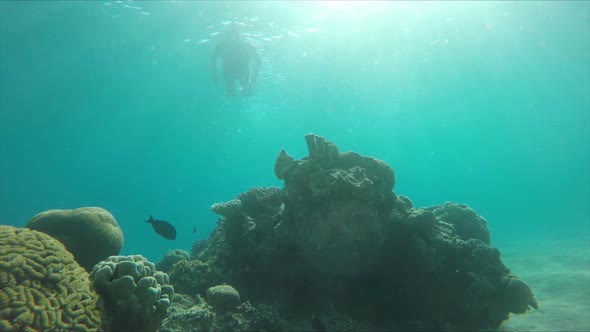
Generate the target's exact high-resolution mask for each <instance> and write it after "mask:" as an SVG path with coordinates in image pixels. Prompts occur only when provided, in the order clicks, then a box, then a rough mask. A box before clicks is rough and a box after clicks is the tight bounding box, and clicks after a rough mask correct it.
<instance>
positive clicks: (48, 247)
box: [0, 225, 100, 331]
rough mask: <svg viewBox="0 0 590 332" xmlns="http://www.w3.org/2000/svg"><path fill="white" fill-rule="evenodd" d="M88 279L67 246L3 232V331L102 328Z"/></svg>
mask: <svg viewBox="0 0 590 332" xmlns="http://www.w3.org/2000/svg"><path fill="white" fill-rule="evenodd" d="M97 298H98V297H97V296H96V293H95V292H94V290H93V289H92V287H91V284H90V281H89V279H88V273H87V272H86V271H85V270H84V269H83V268H82V267H80V265H78V263H76V261H75V260H74V257H73V256H72V254H71V253H69V252H68V251H67V250H66V249H65V247H64V246H63V244H62V243H60V242H59V241H57V240H55V239H53V238H52V237H50V236H49V235H46V234H44V233H41V232H37V231H33V230H29V229H17V228H14V227H11V226H3V225H1V226H0V330H1V331H50V330H51V331H89V330H97V329H98V328H99V326H100V310H99V306H98V305H97Z"/></svg>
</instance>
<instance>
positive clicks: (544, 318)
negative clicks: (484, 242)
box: [492, 239, 590, 331]
mask: <svg viewBox="0 0 590 332" xmlns="http://www.w3.org/2000/svg"><path fill="white" fill-rule="evenodd" d="M492 245H494V244H492ZM497 248H498V249H500V252H501V253H502V261H503V262H504V264H506V265H507V266H508V267H510V270H511V271H512V273H514V274H515V275H517V276H519V277H521V278H522V279H523V280H525V281H526V283H527V284H528V285H529V286H530V287H531V288H532V289H533V292H534V294H535V297H536V299H537V301H538V302H539V310H532V311H529V312H528V313H526V314H522V315H511V316H510V319H509V320H508V321H506V322H504V324H503V325H502V326H501V327H500V329H499V331H590V241H589V242H576V243H571V242H570V240H568V239H564V240H563V241H538V242H536V243H534V244H529V243H504V244H501V245H498V246H497Z"/></svg>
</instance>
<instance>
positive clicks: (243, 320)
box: [160, 295, 292, 332]
mask: <svg viewBox="0 0 590 332" xmlns="http://www.w3.org/2000/svg"><path fill="white" fill-rule="evenodd" d="M170 311H171V313H170V315H169V316H168V318H166V319H165V320H164V322H163V323H162V328H161V330H160V331H162V332H167V331H208V332H215V331H273V332H280V331H286V330H289V325H288V323H287V321H286V320H285V319H283V318H282V317H281V316H280V315H279V313H278V311H277V310H276V309H275V308H273V307H271V306H267V305H260V306H253V305H251V304H250V302H244V303H242V304H240V305H239V306H238V307H237V308H235V310H233V311H231V312H227V311H222V312H219V311H215V310H214V309H213V308H212V307H211V306H210V305H208V304H207V303H206V302H205V300H204V299H203V298H202V297H200V296H198V295H197V297H196V298H195V301H194V305H193V306H191V307H186V305H181V304H179V303H177V302H176V301H175V302H174V303H173V304H172V306H171V307H170ZM291 330H292V329H291Z"/></svg>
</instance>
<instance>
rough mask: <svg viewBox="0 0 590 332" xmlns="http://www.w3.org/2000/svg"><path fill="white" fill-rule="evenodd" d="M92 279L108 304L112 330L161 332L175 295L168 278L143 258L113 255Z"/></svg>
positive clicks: (108, 323) (96, 268) (108, 326)
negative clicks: (163, 321)
mask: <svg viewBox="0 0 590 332" xmlns="http://www.w3.org/2000/svg"><path fill="white" fill-rule="evenodd" d="M90 277H91V279H92V281H93V284H94V287H95V288H96V291H97V292H98V293H99V294H100V295H101V296H102V298H103V300H104V303H105V317H104V319H103V321H104V322H103V325H105V326H106V329H107V330H110V331H157V330H158V329H159V328H160V325H161V323H162V320H163V319H164V318H166V316H167V314H168V312H167V311H168V307H170V301H171V299H172V296H173V295H174V288H173V287H172V286H171V285H170V281H169V278H168V275H167V274H166V273H164V272H161V271H156V269H155V265H154V264H153V263H152V262H149V261H148V260H147V259H145V258H144V257H143V256H141V255H133V256H111V257H109V258H108V259H107V260H105V261H102V262H100V263H98V264H97V265H95V266H94V268H93V269H92V272H91V273H90Z"/></svg>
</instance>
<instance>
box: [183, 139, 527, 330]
mask: <svg viewBox="0 0 590 332" xmlns="http://www.w3.org/2000/svg"><path fill="white" fill-rule="evenodd" d="M306 142H307V145H308V149H309V156H307V157H303V158H302V159H301V160H296V159H295V158H293V157H290V156H289V155H288V154H287V153H286V152H285V151H281V153H280V154H279V156H278V158H277V160H276V163H275V174H276V175H277V177H278V178H279V179H283V180H284V181H285V186H284V188H254V189H251V190H249V191H248V192H246V193H243V194H240V195H238V196H237V197H236V198H235V199H234V200H232V201H230V202H226V203H218V204H216V205H214V206H213V207H212V210H213V211H214V212H217V213H219V214H221V218H220V219H219V220H218V224H217V227H216V229H215V230H214V231H213V233H212V235H211V237H210V238H209V240H208V241H207V243H206V246H205V248H203V249H202V250H199V253H198V260H193V261H183V262H181V263H182V265H184V267H186V268H181V263H177V264H175V265H174V268H173V272H172V273H173V274H175V279H177V280H185V281H190V280H191V278H192V279H194V280H205V279H208V282H209V283H213V282H214V284H220V283H227V284H232V285H238V286H239V288H240V295H241V298H243V299H246V300H251V301H256V303H267V304H273V306H275V308H277V310H284V311H288V312H289V313H290V316H291V317H293V318H294V320H293V321H291V323H293V322H294V321H295V322H296V321H297V320H299V321H301V319H304V318H305V319H308V318H309V317H311V316H312V315H317V314H318V313H329V314H327V315H325V317H326V316H327V317H328V318H329V319H327V320H324V322H327V324H329V325H330V326H328V329H341V327H343V326H345V325H347V323H345V324H341V323H342V322H341V323H338V319H337V317H339V316H342V317H348V318H350V319H351V320H353V321H355V322H359V324H356V323H355V324H348V325H349V327H350V328H352V329H355V328H353V327H352V326H357V327H358V326H367V329H369V330H376V329H383V328H388V329H394V330H416V329H420V330H470V331H471V330H480V329H494V328H497V327H498V326H499V325H500V324H501V323H502V322H503V321H505V320H506V319H507V318H508V317H509V314H510V313H523V312H526V311H528V310H529V309H530V308H535V309H536V308H538V304H537V301H536V299H535V297H534V295H533V292H532V290H531V289H530V287H529V286H528V285H527V284H526V283H525V282H524V281H522V280H521V279H519V278H517V277H516V276H514V275H512V273H511V271H510V269H509V268H508V267H506V266H505V265H504V264H503V263H502V261H501V259H500V252H499V250H498V249H496V248H493V247H491V246H490V241H489V231H488V229H487V221H486V220H485V219H484V218H483V217H481V216H480V215H478V214H477V213H476V212H475V211H474V210H473V209H471V208H470V207H468V206H467V205H464V204H455V203H446V204H445V205H442V206H433V207H428V208H417V207H415V206H414V204H412V201H411V200H410V199H409V198H408V197H405V196H402V195H396V194H394V192H393V189H394V185H395V176H394V172H393V170H392V168H391V167H390V166H389V165H387V164H386V163H385V162H383V161H380V160H377V159H374V158H370V157H364V156H360V155H358V154H356V153H354V152H345V153H340V151H339V150H338V148H337V147H336V145H335V144H333V143H332V142H329V141H327V140H325V139H324V138H322V137H319V136H315V135H308V136H306ZM188 267H191V268H188ZM174 270H176V271H174ZM211 271H215V273H214V274H212V273H210V272H211ZM193 283H194V281H193ZM204 286H205V285H204V284H202V283H201V284H199V285H194V286H192V287H191V289H193V290H194V289H196V288H197V287H198V292H199V293H200V294H202V293H203V288H204ZM359 303H362V305H359ZM238 311H240V309H239V307H238ZM224 317H226V318H229V317H232V316H231V315H230V314H226V315H225V316H224ZM320 320H321V319H319V320H318V319H316V320H314V324H319V323H318V321H320ZM220 321H222V322H225V323H224V324H225V325H222V326H223V327H224V328H225V329H228V330H232V329H233V330H235V329H239V328H241V326H243V325H241V324H239V323H237V321H235V320H232V319H221V320H220ZM213 325H215V324H213ZM290 328H291V329H300V328H301V326H300V325H297V324H296V323H295V324H294V325H291V326H290Z"/></svg>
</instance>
